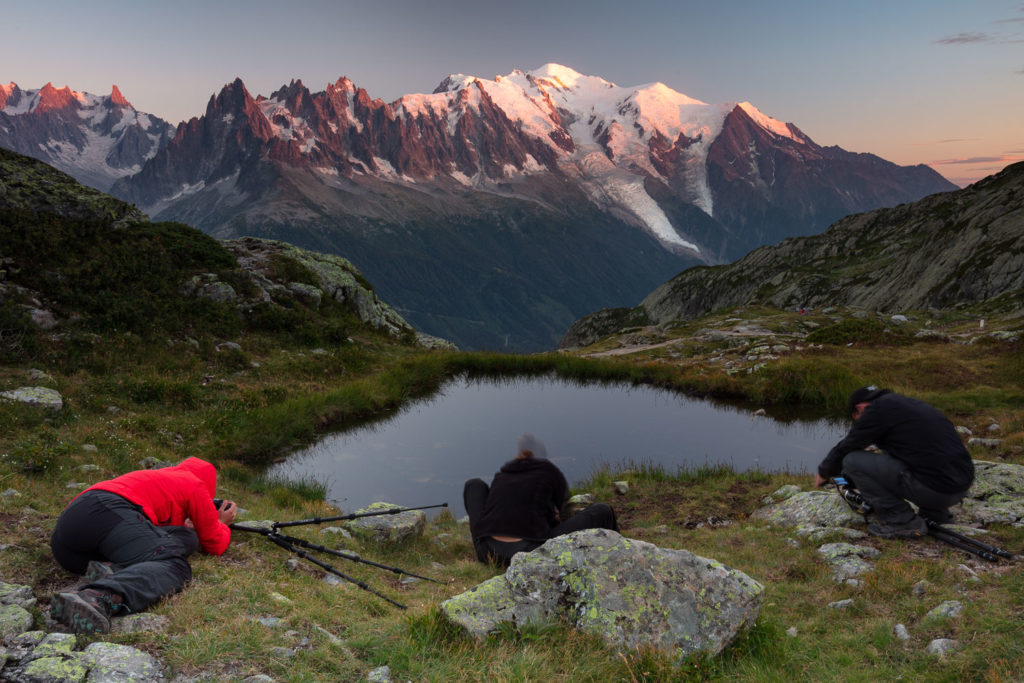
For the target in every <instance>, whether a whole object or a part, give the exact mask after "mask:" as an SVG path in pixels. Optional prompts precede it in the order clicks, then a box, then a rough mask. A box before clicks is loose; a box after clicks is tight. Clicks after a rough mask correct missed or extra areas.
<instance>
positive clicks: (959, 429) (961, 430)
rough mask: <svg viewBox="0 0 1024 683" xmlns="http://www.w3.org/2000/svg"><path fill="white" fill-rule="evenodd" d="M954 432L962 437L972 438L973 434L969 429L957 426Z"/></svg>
mask: <svg viewBox="0 0 1024 683" xmlns="http://www.w3.org/2000/svg"><path fill="white" fill-rule="evenodd" d="M956 431H957V433H958V434H962V435H963V436H972V435H973V434H974V432H972V431H971V430H970V428H969V427H964V426H963V425H957V428H956Z"/></svg>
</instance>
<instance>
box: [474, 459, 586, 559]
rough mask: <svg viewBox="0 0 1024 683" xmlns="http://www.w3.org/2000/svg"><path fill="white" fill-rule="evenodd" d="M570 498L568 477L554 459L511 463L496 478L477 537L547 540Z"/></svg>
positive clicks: (482, 515) (505, 465)
mask: <svg viewBox="0 0 1024 683" xmlns="http://www.w3.org/2000/svg"><path fill="white" fill-rule="evenodd" d="M568 498H569V485H568V484H567V483H566V481H565V475H563V474H562V472H561V470H559V469H558V468H557V467H555V466H554V464H552V463H551V461H550V460H542V459H538V458H525V459H523V460H509V461H508V462H507V463H505V464H504V465H502V466H501V470H499V471H498V472H497V474H495V475H494V481H493V482H491V490H490V493H488V494H487V502H486V503H484V510H483V512H482V513H481V515H480V521H479V522H477V524H476V529H474V534H475V536H476V537H477V538H481V537H484V536H494V535H498V536H513V537H519V538H525V539H529V540H544V539H546V538H547V537H548V535H549V534H550V532H551V529H552V528H554V527H555V526H556V525H557V524H558V518H557V513H558V511H559V510H560V509H561V507H562V506H563V505H564V504H565V502H566V500H568Z"/></svg>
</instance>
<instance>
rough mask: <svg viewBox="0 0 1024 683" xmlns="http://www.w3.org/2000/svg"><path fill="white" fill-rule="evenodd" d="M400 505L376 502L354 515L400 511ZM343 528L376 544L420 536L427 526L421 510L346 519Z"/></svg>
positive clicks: (398, 541) (424, 515)
mask: <svg viewBox="0 0 1024 683" xmlns="http://www.w3.org/2000/svg"><path fill="white" fill-rule="evenodd" d="M401 508H402V506H401V505H395V504H394V503H384V502H377V503H371V504H370V505H368V506H366V507H364V508H360V509H358V510H356V512H355V514H357V515H358V514H363V513H366V512H382V511H385V510H395V509H401ZM343 526H344V527H345V528H346V529H348V530H349V531H350V532H351V533H352V534H353V535H355V536H358V537H359V538H362V539H364V540H369V541H374V542H376V543H400V542H402V541H405V540H406V539H409V538H413V537H415V536H422V535H423V530H424V529H425V528H426V526H427V515H426V514H424V512H423V511H422V510H405V511H403V512H397V513H394V514H380V515H372V516H369V517H357V518H356V519H347V520H345V521H344V522H343Z"/></svg>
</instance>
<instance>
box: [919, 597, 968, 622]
mask: <svg viewBox="0 0 1024 683" xmlns="http://www.w3.org/2000/svg"><path fill="white" fill-rule="evenodd" d="M963 610H964V606H963V603H961V602H960V601H959V600H946V601H945V602H943V603H940V604H939V606H938V607H935V608H934V609H932V611H930V612H928V614H926V615H925V617H924V618H925V620H928V619H955V618H956V617H958V616H960V613H961V612H962V611H963Z"/></svg>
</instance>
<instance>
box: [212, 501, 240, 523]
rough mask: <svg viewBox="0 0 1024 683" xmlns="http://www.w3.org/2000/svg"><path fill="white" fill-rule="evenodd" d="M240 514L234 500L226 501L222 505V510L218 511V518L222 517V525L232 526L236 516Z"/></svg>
mask: <svg viewBox="0 0 1024 683" xmlns="http://www.w3.org/2000/svg"><path fill="white" fill-rule="evenodd" d="M237 514H238V506H237V505H235V501H233V500H225V501H224V502H223V503H221V504H220V508H219V509H218V510H217V516H219V517H220V523H221V524H231V523H232V522H234V521H235V515H237Z"/></svg>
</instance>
